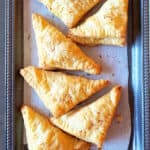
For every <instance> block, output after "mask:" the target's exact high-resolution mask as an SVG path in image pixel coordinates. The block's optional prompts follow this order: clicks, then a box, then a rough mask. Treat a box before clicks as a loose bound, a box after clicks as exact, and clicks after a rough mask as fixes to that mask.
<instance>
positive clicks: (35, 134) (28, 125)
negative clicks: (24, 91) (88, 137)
mask: <svg viewBox="0 0 150 150" xmlns="http://www.w3.org/2000/svg"><path fill="white" fill-rule="evenodd" d="M21 112H22V116H23V119H24V125H25V129H26V136H27V142H28V148H29V150H88V149H89V147H90V144H88V143H86V142H84V141H81V140H79V139H77V138H75V137H73V136H71V135H68V134H67V133H64V132H63V131H61V130H60V129H58V128H57V127H55V126H53V125H52V124H51V122H50V120H49V119H48V118H46V117H45V116H42V115H41V114H39V113H37V112H36V111H35V110H33V109H32V108H31V107H29V106H23V107H22V108H21Z"/></svg>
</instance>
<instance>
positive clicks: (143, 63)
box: [2, 0, 150, 150]
mask: <svg viewBox="0 0 150 150" xmlns="http://www.w3.org/2000/svg"><path fill="white" fill-rule="evenodd" d="M129 2H130V3H131V5H130V7H131V9H132V13H131V12H130V13H131V14H132V15H133V16H136V14H137V7H138V6H141V7H140V10H141V11H140V18H141V22H139V24H137V20H139V18H138V17H137V16H136V17H133V18H131V17H129V18H130V19H131V20H132V25H129V31H132V35H130V34H131V32H130V34H129V33H128V34H129V35H130V38H129V41H128V42H129V45H128V54H129V59H130V60H129V63H131V64H129V72H130V75H129V76H130V78H129V85H130V86H129V87H130V88H129V93H130V96H131V97H130V106H131V107H132V108H134V109H132V110H131V112H132V114H133V116H132V117H133V119H132V136H131V140H130V145H129V149H135V150H142V149H148V148H149V147H150V110H149V106H150V101H149V100H150V94H149V90H150V74H149V68H150V64H149V63H150V60H149V58H150V56H149V53H150V51H149V1H148V0H144V1H142V0H141V1H139V0H130V1H129ZM135 6H137V7H135ZM19 13H20V15H18V14H19ZM21 16H23V1H20V0H5V31H4V32H5V76H4V80H5V84H4V89H5V98H4V99H3V101H4V102H5V112H6V114H5V117H4V122H5V132H4V133H3V134H4V135H5V149H22V144H23V139H22V140H20V137H21V135H22V134H18V132H21V131H22V130H23V128H22V125H23V121H22V119H21V115H20V113H19V109H20V108H19V107H20V104H18V105H16V104H15V100H16V98H21V97H22V94H20V93H19V92H18V91H20V90H21V89H23V86H22V83H23V81H22V79H21V78H20V77H19V76H17V74H18V68H20V67H21V66H23V59H19V60H18V59H15V58H16V53H18V52H19V51H20V49H23V42H22V41H21V40H20V39H23V33H22V32H21V30H22V29H21V25H22V24H23V19H22V18H21ZM18 17H19V19H20V20H18ZM131 20H130V21H131ZM135 27H136V28H135ZM139 29H140V32H139V34H138V36H137V35H136V34H137V31H138V30H139ZM16 30H19V32H18V33H17V32H16ZM135 36H136V37H135ZM18 42H20V44H19V45H18ZM138 48H140V49H141V51H140V52H138ZM19 56H20V57H21V56H23V54H22V53H21V52H20V53H19ZM133 56H134V57H135V56H136V57H135V58H134V57H133ZM136 59H138V60H140V61H139V62H138V65H137V60H136ZM2 65H3V64H2ZM133 66H136V68H137V69H134V67H133ZM16 68H17V70H16ZM141 70H142V72H141ZM131 72H132V73H131ZM137 74H138V77H137V76H136V75H137ZM135 82H136V83H135ZM16 83H17V84H16ZM142 83H143V84H142ZM139 85H140V86H139ZM15 89H17V91H16V90H15ZM18 93H19V94H18ZM131 98H134V102H132V100H131ZM22 99H23V98H22ZM133 106H134V107H133ZM139 112H140V113H141V114H140V117H141V118H140V120H139V119H136V117H137V116H135V115H137V114H139ZM17 130H18V131H17Z"/></svg>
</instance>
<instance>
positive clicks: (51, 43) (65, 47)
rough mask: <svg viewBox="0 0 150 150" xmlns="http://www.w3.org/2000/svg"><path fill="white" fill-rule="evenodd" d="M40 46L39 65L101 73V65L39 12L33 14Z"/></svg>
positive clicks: (48, 67) (38, 45)
mask: <svg viewBox="0 0 150 150" xmlns="http://www.w3.org/2000/svg"><path fill="white" fill-rule="evenodd" d="M32 21H33V28H34V31H35V36H36V42H37V47H38V55H39V65H40V67H42V68H45V69H56V68H58V69H66V70H81V71H85V72H87V73H90V74H99V73H100V72H101V66H100V65H99V64H96V63H95V62H94V61H93V60H92V59H91V58H89V57H88V56H86V55H85V54H84V53H83V52H82V51H81V49H80V48H79V47H78V46H77V45H76V44H75V43H73V42H72V41H71V40H70V39H68V38H66V37H65V36H64V35H63V33H61V32H60V31H58V30H57V29H56V28H55V27H54V26H53V25H52V24H50V23H49V22H48V21H46V20H45V19H44V18H43V17H42V16H40V15H38V14H33V15H32Z"/></svg>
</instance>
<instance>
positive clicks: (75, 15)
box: [39, 0, 101, 28]
mask: <svg viewBox="0 0 150 150" xmlns="http://www.w3.org/2000/svg"><path fill="white" fill-rule="evenodd" d="M39 1H40V2H41V3H43V4H44V5H45V6H46V7H47V8H48V9H49V10H50V11H51V12H52V13H53V14H55V15H56V16H57V17H58V18H60V19H61V20H62V21H63V22H64V24H65V25H67V26H68V27H69V28H71V27H73V26H75V25H76V24H77V23H78V22H79V21H80V19H81V18H82V17H83V16H84V15H85V14H86V13H87V12H88V11H89V10H90V9H92V8H93V7H94V6H95V5H96V4H97V3H99V2H100V1H101V0H39Z"/></svg>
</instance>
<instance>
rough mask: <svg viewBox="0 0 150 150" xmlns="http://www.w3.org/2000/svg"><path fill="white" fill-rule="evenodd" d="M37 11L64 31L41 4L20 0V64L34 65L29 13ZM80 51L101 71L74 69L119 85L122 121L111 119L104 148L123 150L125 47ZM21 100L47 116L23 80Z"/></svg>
mask: <svg viewBox="0 0 150 150" xmlns="http://www.w3.org/2000/svg"><path fill="white" fill-rule="evenodd" d="M32 13H39V14H41V15H43V16H44V17H45V18H46V19H48V20H49V21H50V22H52V23H53V24H54V25H56V26H57V27H58V29H60V30H61V31H62V32H64V33H65V32H66V30H67V29H66V28H65V27H64V25H63V23H62V22H61V21H60V20H59V19H57V18H56V17H54V15H52V14H51V13H50V12H49V11H48V10H47V8H46V7H45V6H43V5H42V4H41V3H40V2H38V1H37V0H24V66H25V67H26V66H29V65H34V66H38V56H37V47H36V42H35V37H34V32H33V28H32V21H31V15H32ZM81 48H82V49H83V51H84V52H85V53H86V54H87V55H89V56H90V57H92V58H93V59H94V60H95V61H97V62H98V63H100V64H102V66H103V73H102V74H101V75H96V76H95V75H87V74H85V73H83V72H78V73H77V74H79V75H80V74H81V75H84V76H87V77H89V78H93V79H99V78H103V79H108V80H110V81H111V82H112V85H116V84H119V85H121V86H122V87H123V92H122V93H123V94H122V98H121V101H120V104H119V107H118V110H117V112H118V113H119V114H121V116H122V121H121V123H118V122H117V121H116V119H114V121H113V123H112V125H111V127H110V129H109V131H108V134H107V138H106V141H105V143H104V146H103V149H104V150H127V148H128V144H129V140H130V132H131V127H130V124H131V123H130V109H129V103H128V59H127V48H126V47H124V48H120V47H116V46H96V47H83V46H82V47H81ZM109 89H110V88H107V89H106V90H103V91H102V92H99V93H98V94H96V95H95V96H93V97H92V98H91V99H93V100H95V99H96V98H98V97H99V96H100V95H102V94H104V93H106V92H107V91H108V90H109ZM24 103H25V104H28V105H31V106H33V107H35V108H36V109H38V110H39V111H40V112H42V113H43V114H45V115H49V111H48V110H47V109H46V108H45V106H44V105H43V103H42V102H41V101H40V99H39V97H38V96H37V94H36V93H35V92H34V91H33V89H32V88H31V87H29V85H27V83H25V84H24Z"/></svg>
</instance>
